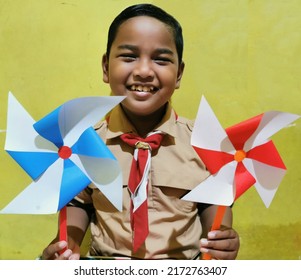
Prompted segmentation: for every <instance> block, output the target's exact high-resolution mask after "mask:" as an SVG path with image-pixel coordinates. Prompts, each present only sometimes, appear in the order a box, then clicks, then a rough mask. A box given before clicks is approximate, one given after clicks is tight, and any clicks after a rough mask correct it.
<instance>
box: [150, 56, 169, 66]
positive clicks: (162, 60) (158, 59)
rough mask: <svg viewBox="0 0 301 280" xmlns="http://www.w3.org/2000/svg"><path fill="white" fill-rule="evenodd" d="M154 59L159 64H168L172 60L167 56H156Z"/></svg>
mask: <svg viewBox="0 0 301 280" xmlns="http://www.w3.org/2000/svg"><path fill="white" fill-rule="evenodd" d="M154 61H155V62H156V63H158V64H159V65H167V64H169V63H171V62H172V61H171V59H170V58H167V57H156V58H155V59H154Z"/></svg>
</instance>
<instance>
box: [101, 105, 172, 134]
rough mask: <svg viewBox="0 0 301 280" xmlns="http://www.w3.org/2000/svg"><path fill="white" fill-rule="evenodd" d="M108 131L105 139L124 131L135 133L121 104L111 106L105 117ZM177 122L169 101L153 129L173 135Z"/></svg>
mask: <svg viewBox="0 0 301 280" xmlns="http://www.w3.org/2000/svg"><path fill="white" fill-rule="evenodd" d="M107 122H108V131H107V134H106V138H107V139H112V138H115V137H119V136H120V135H121V134H124V133H136V130H135V128H134V127H133V125H132V124H131V123H130V121H129V120H128V119H127V117H126V115H125V113H124V111H123V109H122V107H121V105H120V104H119V105H117V106H116V107H114V108H113V110H112V111H111V113H110V114H109V117H108V118H107ZM176 122H177V115H176V113H175V111H174V110H173V108H172V106H171V104H170V102H168V103H167V108H166V113H165V115H164V116H163V119H162V120H161V122H160V123H159V124H158V126H157V127H156V128H155V129H154V130H160V131H162V132H163V133H164V134H168V135H170V136H172V137H175V124H176Z"/></svg>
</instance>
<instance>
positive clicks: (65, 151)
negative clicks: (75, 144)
mask: <svg viewBox="0 0 301 280" xmlns="http://www.w3.org/2000/svg"><path fill="white" fill-rule="evenodd" d="M58 154H59V157H60V158H62V159H67V158H69V157H70V156H71V155H72V150H71V148H70V147H68V146H62V147H60V148H59V151H58Z"/></svg>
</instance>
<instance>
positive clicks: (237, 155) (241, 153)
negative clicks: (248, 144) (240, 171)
mask: <svg viewBox="0 0 301 280" xmlns="http://www.w3.org/2000/svg"><path fill="white" fill-rule="evenodd" d="M246 156H247V154H246V152H245V151H244V150H237V151H236V153H235V154H234V159H235V160H236V161H237V162H242V161H243V160H244V159H245V158H246Z"/></svg>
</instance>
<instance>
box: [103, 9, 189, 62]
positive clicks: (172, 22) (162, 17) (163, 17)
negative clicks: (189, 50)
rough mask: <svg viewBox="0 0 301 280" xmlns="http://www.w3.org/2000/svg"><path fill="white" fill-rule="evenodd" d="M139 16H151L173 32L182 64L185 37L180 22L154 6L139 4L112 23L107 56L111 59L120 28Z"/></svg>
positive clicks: (123, 12) (121, 14) (124, 11)
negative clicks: (112, 48) (111, 52)
mask: <svg viewBox="0 0 301 280" xmlns="http://www.w3.org/2000/svg"><path fill="white" fill-rule="evenodd" d="M137 16H149V17H153V18H156V19H158V20H159V21H161V22H163V23H164V24H166V25H167V26H168V27H169V28H170V29H171V31H172V33H173V36H174V40H175V45H176V49H177V53H178V59H179V64H180V63H181V62H182V56H183V48H184V42H183V35H182V27H181V25H180V24H179V22H178V21H177V20H176V19H175V18H174V17H173V16H171V15H170V14H168V13H167V12H165V11H164V10H162V9H161V8H159V7H157V6H154V5H152V4H137V5H132V6H129V7H127V8H126V9H124V10H123V11H122V12H121V13H120V14H119V15H118V16H117V17H116V18H115V19H114V20H113V22H112V23H111V25H110V28H109V32H108V42H107V51H106V55H107V57H109V55H110V51H111V47H112V44H113V42H114V40H115V38H116V34H117V32H118V28H119V27H120V25H121V24H122V23H123V22H125V21H126V20H128V19H130V18H133V17H137Z"/></svg>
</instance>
